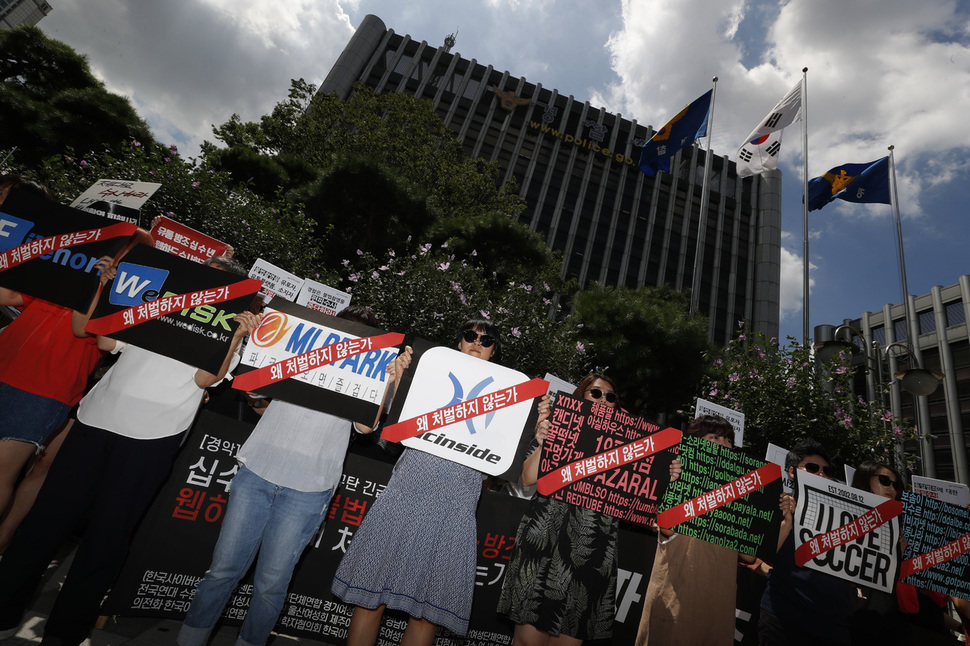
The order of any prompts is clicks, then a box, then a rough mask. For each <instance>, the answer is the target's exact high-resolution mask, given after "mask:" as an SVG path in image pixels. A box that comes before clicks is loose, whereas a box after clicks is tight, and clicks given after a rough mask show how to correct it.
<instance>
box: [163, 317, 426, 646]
mask: <svg viewBox="0 0 970 646" xmlns="http://www.w3.org/2000/svg"><path fill="white" fill-rule="evenodd" d="M337 317H338V318H342V319H346V320H349V321H356V322H359V323H364V324H366V325H370V326H375V325H376V324H377V320H376V318H375V317H374V313H373V312H372V311H371V310H370V308H367V307H362V306H359V305H351V306H349V307H347V308H345V309H344V310H342V311H341V312H340V313H339V314H337ZM410 363H411V348H410V347H406V348H405V349H404V351H403V352H402V353H401V354H400V356H398V358H397V359H396V360H395V361H393V362H392V363H391V364H390V365H388V367H387V374H388V385H387V391H386V394H385V399H384V402H385V403H384V404H382V406H381V409H380V410H379V411H378V413H377V417H376V418H375V420H374V423H373V424H372V425H371V426H364V425H362V424H358V423H354V422H351V421H350V420H346V419H341V418H339V417H336V416H334V415H329V414H327V413H323V412H320V411H316V410H312V409H309V408H304V407H303V406H298V405H296V404H291V403H287V402H285V401H280V400H273V401H272V402H270V404H269V406H268V407H267V408H266V410H265V412H264V413H263V416H262V417H261V418H260V420H259V423H258V424H257V425H256V428H255V429H254V430H253V432H252V434H251V435H250V436H249V439H247V440H246V443H245V444H243V445H242V448H240V449H239V452H238V454H237V456H236V457H237V458H238V460H239V462H240V464H241V466H240V468H239V472H238V473H237V474H236V475H235V476H234V477H233V479H232V483H231V485H230V487H231V494H230V496H229V506H228V507H227V509H226V516H225V519H224V520H223V524H222V530H221V531H220V533H219V540H218V542H217V543H216V546H215V551H214V554H213V558H212V565H210V566H209V570H208V571H207V572H206V573H205V578H203V579H202V581H201V582H200V583H199V587H198V589H197V590H196V593H195V597H194V598H193V600H192V606H191V607H190V608H189V612H188V615H187V616H186V617H185V623H184V624H183V625H182V629H181V631H180V632H179V635H178V640H177V641H178V644H179V645H180V646H202V645H203V644H205V643H206V642H207V641H208V640H209V634H210V632H211V631H212V628H213V627H214V626H215V625H216V622H217V621H218V620H219V616H220V615H221V614H222V610H223V608H224V607H225V605H226V603H227V602H228V600H229V596H230V595H231V594H232V591H233V590H234V589H235V587H236V585H237V584H238V583H239V580H240V579H241V578H242V577H243V575H244V574H246V572H247V571H248V570H249V566H250V565H252V562H253V560H254V559H255V558H256V554H257V551H258V552H259V558H258V560H256V573H255V578H254V590H253V596H252V600H251V601H250V603H249V609H248V611H247V612H246V619H245V621H244V622H243V625H242V629H241V631H240V633H239V639H238V641H237V642H236V644H237V646H262V644H265V643H266V640H267V639H268V638H269V635H270V632H271V631H272V630H273V626H275V625H276V620H277V617H279V614H280V610H282V608H283V602H284V601H285V598H286V590H287V588H288V587H289V583H290V579H291V577H292V575H293V569H294V568H295V567H296V564H297V561H298V560H299V558H300V555H301V554H303V550H304V549H305V548H306V546H307V544H308V543H309V542H310V539H312V538H313V535H314V534H315V533H316V532H317V530H319V528H320V526H321V525H322V524H323V521H324V518H325V517H326V513H327V507H328V505H329V503H330V498H331V496H332V495H333V490H334V488H335V487H336V486H337V483H338V482H339V481H340V473H341V471H342V467H343V462H344V456H345V454H346V450H347V446H348V444H349V442H350V429H351V425H353V426H354V428H355V430H356V431H357V432H359V433H369V432H370V431H371V429H372V428H373V426H374V425H376V424H377V421H378V420H379V419H380V416H381V412H382V411H383V409H384V407H385V406H386V405H389V404H390V401H391V399H392V397H393V392H394V390H395V388H396V386H397V383H398V381H399V379H400V376H401V374H402V373H403V372H404V370H406V369H407V367H408V365H409V364H410Z"/></svg>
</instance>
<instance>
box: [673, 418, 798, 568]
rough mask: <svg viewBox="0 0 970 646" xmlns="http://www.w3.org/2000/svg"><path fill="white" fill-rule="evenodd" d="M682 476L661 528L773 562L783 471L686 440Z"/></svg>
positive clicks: (715, 446)
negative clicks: (674, 530)
mask: <svg viewBox="0 0 970 646" xmlns="http://www.w3.org/2000/svg"><path fill="white" fill-rule="evenodd" d="M678 459H679V460H680V464H681V469H682V472H681V475H680V478H678V479H677V480H676V481H674V482H672V483H670V486H669V487H668V488H667V493H666V495H664V499H663V509H664V511H663V513H661V515H660V518H659V519H658V522H659V524H660V526H661V527H667V528H671V529H676V531H677V532H678V533H680V534H684V535H685V536H692V537H694V538H699V539H701V540H704V541H707V542H709V543H714V544H715V545H720V546H722V547H727V548H729V549H732V550H737V551H739V552H741V553H743V554H749V555H752V556H759V557H761V558H765V559H768V560H771V559H772V557H773V555H774V550H775V548H777V540H778V527H779V525H780V524H781V513H780V512H779V510H778V503H779V499H780V497H781V493H782V490H781V469H780V468H779V467H778V465H777V464H771V463H765V462H762V461H761V460H757V459H755V458H752V457H751V456H749V455H747V454H745V453H743V452H741V451H738V450H735V449H729V448H727V447H724V446H721V445H719V444H715V443H714V442H710V441H708V440H704V439H701V438H699V437H693V436H689V435H685V436H684V438H683V439H682V440H681V441H680V452H679V454H678Z"/></svg>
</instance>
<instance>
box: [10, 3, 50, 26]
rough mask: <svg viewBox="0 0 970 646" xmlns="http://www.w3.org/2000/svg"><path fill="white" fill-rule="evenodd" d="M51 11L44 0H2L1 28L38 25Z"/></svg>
mask: <svg viewBox="0 0 970 646" xmlns="http://www.w3.org/2000/svg"><path fill="white" fill-rule="evenodd" d="M50 12H51V6H50V5H49V4H47V3H46V2H44V0H0V29H13V28H14V27H18V26H20V25H31V26H33V25H36V24H37V23H39V22H40V20H41V18H43V17H44V16H46V15H47V14H49V13H50Z"/></svg>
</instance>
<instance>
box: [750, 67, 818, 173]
mask: <svg viewBox="0 0 970 646" xmlns="http://www.w3.org/2000/svg"><path fill="white" fill-rule="evenodd" d="M801 116H802V83H801V81H799V82H798V83H797V84H796V85H795V87H793V88H792V89H791V90H789V91H788V94H786V95H785V96H784V97H783V98H782V99H781V101H779V102H778V103H777V104H776V105H775V107H773V108H772V109H771V112H769V113H768V115H767V116H766V117H765V118H764V119H762V120H761V123H759V124H758V126H757V127H756V128H755V129H754V130H752V131H751V134H750V135H748V138H747V139H745V141H744V143H743V144H742V145H741V148H740V149H738V176H739V177H747V176H748V175H754V174H755V173H763V172H765V171H767V170H774V169H775V168H778V153H779V152H780V151H781V131H782V130H783V129H785V128H787V127H788V126H790V125H791V124H792V123H794V122H795V121H798V120H799V119H800V118H801Z"/></svg>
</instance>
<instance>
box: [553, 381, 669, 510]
mask: <svg viewBox="0 0 970 646" xmlns="http://www.w3.org/2000/svg"><path fill="white" fill-rule="evenodd" d="M550 421H551V424H552V425H551V427H550V429H549V433H548V435H547V436H546V439H545V441H544V442H543V443H542V454H541V456H540V459H539V483H538V484H539V493H542V494H543V495H549V496H551V497H552V498H556V499H557V500H563V501H565V502H568V503H570V504H574V505H578V506H580V507H586V508H588V509H592V510H593V511H598V512H600V513H604V514H608V515H610V516H616V517H617V518H620V519H621V520H626V521H629V522H633V523H638V524H641V525H650V524H652V523H653V522H654V520H655V519H656V516H657V512H658V511H659V509H658V506H659V503H660V500H661V499H662V498H663V494H664V490H665V489H666V486H667V483H668V482H669V481H670V463H671V462H672V461H673V459H674V457H675V456H676V454H677V449H676V446H677V443H678V441H679V440H680V431H678V430H677V429H665V430H663V431H661V430H660V427H659V426H657V425H656V424H651V423H649V422H647V421H646V420H644V419H643V418H640V417H636V416H634V415H630V414H629V413H628V412H627V411H625V410H623V409H620V408H611V407H609V406H606V405H603V404H598V403H595V402H589V401H585V400H582V399H576V398H575V397H572V396H570V395H564V394H559V395H557V396H556V398H555V402H554V406H553V410H552V416H551V418H550Z"/></svg>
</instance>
